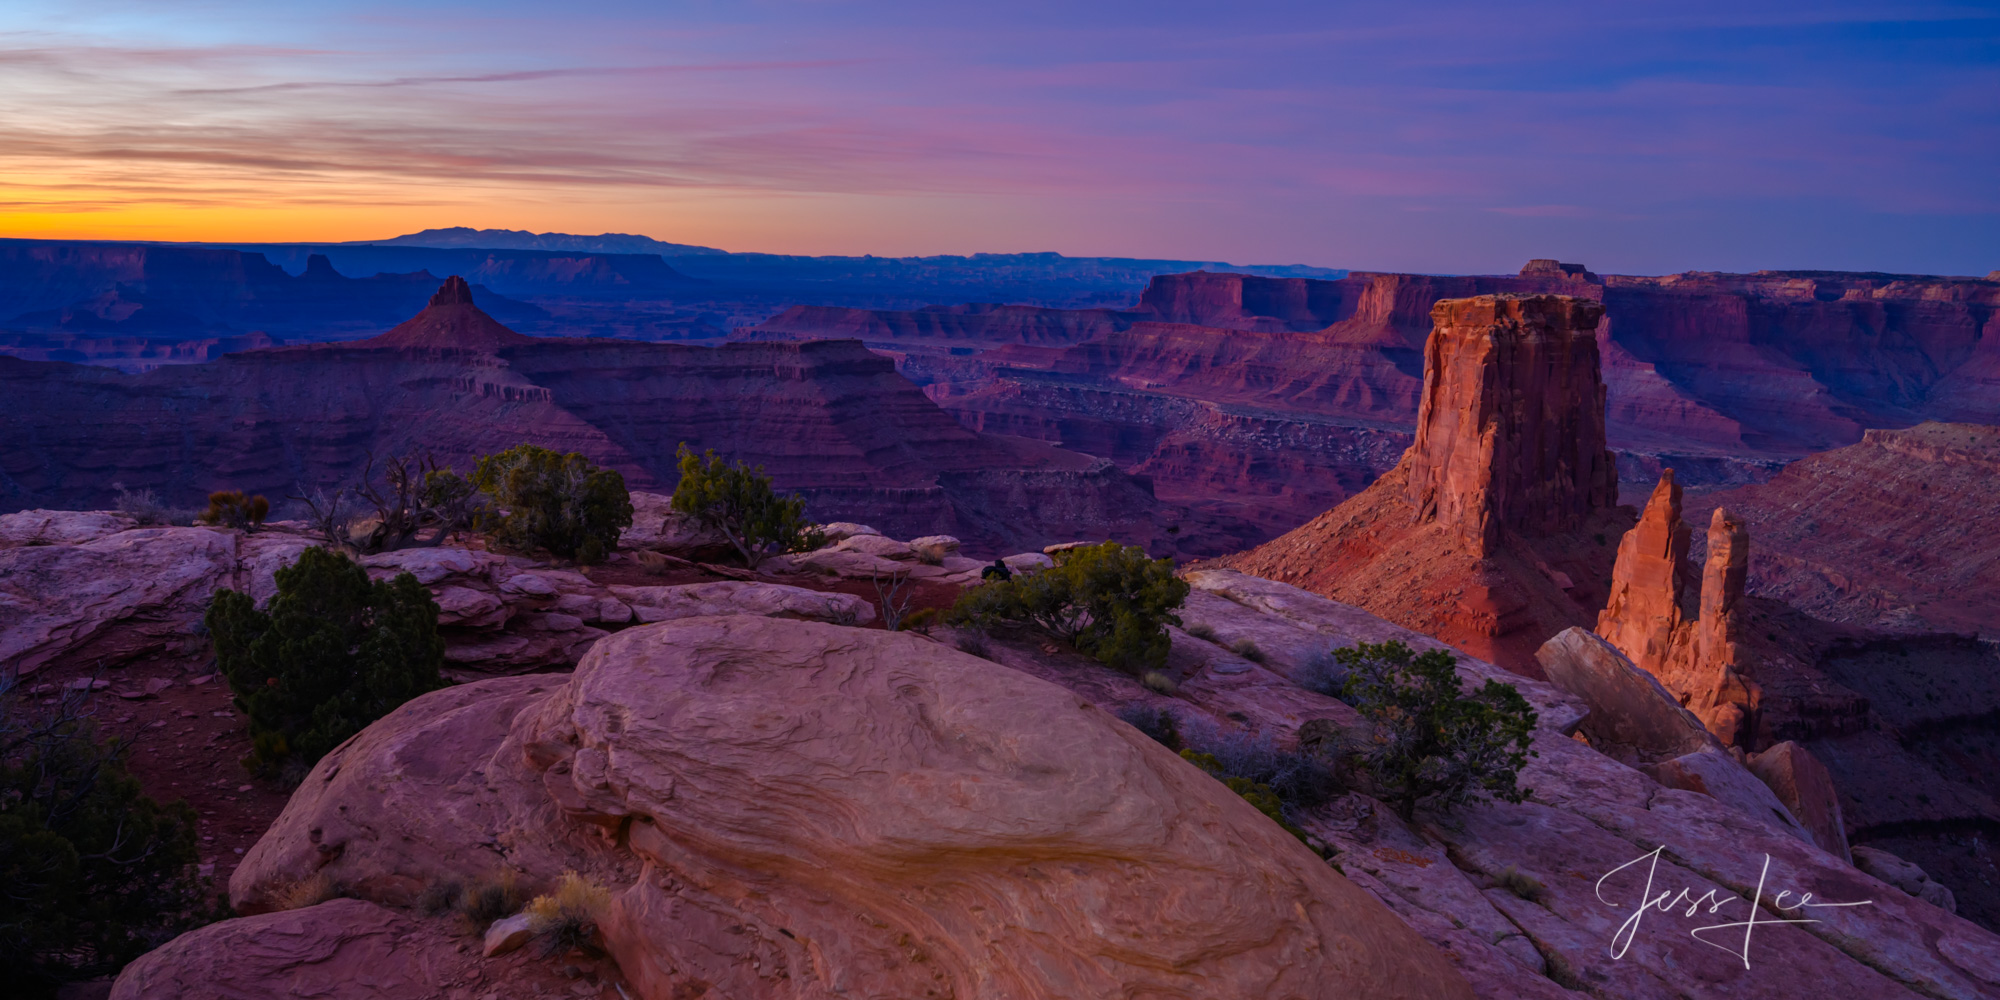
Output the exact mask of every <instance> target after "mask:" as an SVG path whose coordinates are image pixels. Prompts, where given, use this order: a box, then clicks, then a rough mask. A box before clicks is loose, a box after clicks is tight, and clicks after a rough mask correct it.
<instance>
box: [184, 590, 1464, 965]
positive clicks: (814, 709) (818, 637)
mask: <svg viewBox="0 0 2000 1000" xmlns="http://www.w3.org/2000/svg"><path fill="white" fill-rule="evenodd" d="M548 683H549V679H548V678H513V679H505V680H493V681H486V682H482V683H479V684H472V685H463V686H460V687H457V688H451V689H447V690H445V691H438V692H433V693H431V694H428V695H424V696H422V697H420V698H418V699H416V700H414V701H412V702H410V703H409V704H406V705H404V706H403V707H402V708H399V709H397V710H396V711H395V712H393V713H391V714H390V715H389V716H388V717H386V718H384V719H383V720H381V721H379V722H377V723H376V724H375V725H373V726H371V727H369V729H368V730H366V731H364V732H363V733H362V734H360V735H359V736H357V737H356V738H355V739H354V740H353V741H351V742H350V743H348V744H346V745H345V746H343V747H341V748H339V749H338V750H336V751H335V752H334V753H333V754H331V755H329V756H328V757H327V758H326V759H324V760H322V761H321V762H320V764H319V765H318V766H316V767H315V768H314V770H313V772H312V773H311V774H310V775H309V776H308V777H307V779H306V781H305V783H304V784H302V785H301V786H300V790H299V792H298V794H296V795H295V796H294V798H293V800H292V802H291V803H290V804H289V805H288V806H287V807H286V810H285V813H284V814H283V815H282V816H281V817H280V818H279V819H278V821H277V822H276V823H275V824H273V826H272V828H271V830H270V832H269V833H267V834H266V835H265V837H264V839H263V840H261V841H260V842H259V843H258V844H257V846H256V847H255V848H253V849H252V851H251V853H250V855H249V856H248V857H246V859H245V861H244V864H243V866H242V867H240V868H239V869H238V870H237V873H236V876H235V877H234V878H232V880H231V896H232V899H233V900H234V901H236V903H237V905H238V908H239V910H241V911H242V912H257V911H258V910H260V909H266V908H268V907H269V906H271V905H272V903H273V901H274V900H275V898H276V896H275V892H276V890H277V889H279V888H281V887H284V886H287V885H290V884H293V882H295V881H296V880H297V879H298V878H300V877H304V876H307V875H310V874H311V873H314V872H323V873H325V874H327V875H328V876H329V877H332V878H334V879H335V880H337V881H339V882H340V883H341V884H343V885H346V886H349V887H351V888H352V891H354V892H356V893H357V894H358V895H361V896H364V897H367V898H369V899H371V900H383V901H407V900H409V899H412V898H414V895H415V894H417V893H418V892H420V891H421V887H422V886H424V885H426V884H429V883H431V882H434V881H436V880H437V879H440V878H470V877H474V876H477V875H479V874H482V873H486V872H490V871H493V870H495V869H497V868H500V867H503V866H504V867H506V868H508V869H511V870H514V871H517V872H520V873H521V877H522V878H523V879H524V880H526V881H527V882H529V883H531V884H546V883H547V882H550V881H553V880H554V879H555V877H556V876H557V874H558V873H559V872H561V871H562V870H564V869H575V870H577V871H579V872H582V873H583V874H584V875H585V876H586V877H588V878H592V879H594V880H597V881H599V882H600V883H601V884H604V885H607V886H609V887H610V888H611V889H612V893H613V897H612V902H611V905H610V908H609V910H608V911H607V912H606V913H604V914H603V916H602V918H601V920H600V922H599V927H600V931H601V933H602V936H603V940H604V943H605V946H606V947H607V948H608V949H609V950H610V952H611V953H612V954H613V955H614V956H615V957H616V959H617V960H618V964H619V966H620V968H621V969H622V971H623V972H624V974H625V976H626V977H627V979H628V981H629V982H630V984H631V988H630V993H631V995H632V996H634V997H645V998H658V1000H665V998H670V997H681V996H694V995H710V996H731V997H776V998H806V997H819V996H825V995H831V994H834V993H844V994H849V995H857V996H860V995H868V996H912V997H915V996H926V995H928V996H957V997H964V998H978V997H994V998H998V997H1020V996H1050V997H1053V996H1065V997H1067V996H1076V997H1082V996H1194V995H1199V996H1204V997H1217V998H1245V1000H1248V998H1262V997H1270V996H1297V997H1329V998H1331V997H1339V996H1356V995H1361V996H1373V995H1394V996H1404V997H1453V998H1460V997H1463V998H1469V997H1470V996H1472V993H1471V992H1470V990H1469V989H1468V988H1467V986H1466V984H1465V983H1464V981H1463V979H1462V978H1461V977H1460V976H1459V974H1458V973H1457V972H1456V971H1454V969H1453V966H1452V963H1451V962H1450V961H1449V960H1447V959H1446V958H1445V956H1443V955H1442V954H1441V953H1440V952H1438V951H1437V950H1436V949H1434V948H1432V947H1431V946H1430V945H1428V944H1426V943H1425V942H1424V941H1423V940H1422V939H1421V938H1419V937H1418V936H1417V935H1416V934H1415V933H1413V932H1412V931H1410V929H1409V928H1408V927H1406V926H1404V925H1403V924H1402V923H1401V922H1399V921H1397V920H1395V919H1394V918H1393V917H1391V916H1390V914H1389V912H1388V911H1387V910H1385V909H1384V908H1383V907H1382V906H1381V904H1380V903H1378V902H1376V901H1375V900H1374V898H1373V897H1371V896H1369V895H1368V894H1367V893H1364V892H1362V891H1361V890H1359V889H1357V888H1356V887H1355V886H1354V885H1352V884H1351V883H1349V882H1348V881H1347V880H1346V879H1344V878H1343V877H1342V876H1341V875H1339V874H1338V873H1337V872H1335V871H1334V870H1333V869H1332V868H1331V867H1329V866H1328V865H1327V864H1326V863H1325V862H1323V861H1321V860H1320V859H1319V858H1318V857H1316V856H1314V855H1313V854H1312V852H1310V851H1308V850H1307V849H1306V848H1305V847H1304V846H1302V845H1301V844H1299V842H1298V841H1296V840H1294V839H1293V838H1292V837H1291V836H1290V835H1288V834H1287V833H1285V832H1284V831H1283V830H1282V829H1281V828H1279V827H1278V826H1276V825H1275V824H1273V823H1271V822H1270V821H1269V820H1268V819H1267V818H1266V817H1264V816H1263V815H1262V814H1261V813H1258V812H1257V811H1256V810H1255V809H1254V808H1252V807H1251V806H1250V805H1249V804H1248V803H1246V802H1244V801H1243V800H1242V799H1241V798H1239V797H1238V796H1236V795H1235V794H1234V793H1232V792H1230V791H1229V790H1228V789H1227V788H1226V787H1225V786H1223V785H1222V784H1221V783H1219V782H1216V781H1215V780H1213V779H1211V778H1209V777H1208V776H1207V775H1206V774H1204V773H1202V772H1201V771H1199V770H1197V769H1195V768H1192V767H1189V766H1188V765H1187V764H1186V763H1185V762H1183V761H1181V760H1180V759H1179V758H1177V757H1176V756H1175V755H1174V754H1173V753H1171V752H1170V751H1168V750H1166V749H1165V748H1163V747H1160V746H1159V745H1157V744H1155V743H1153V742H1152V741H1151V740H1148V739H1146V738H1145V737H1144V736H1142V735H1140V734H1139V733H1137V732H1136V731H1134V730H1132V729H1130V728H1129V727H1126V726H1124V725H1122V724H1120V723H1118V722H1116V721H1115V720H1113V719H1112V718H1111V717H1110V716H1109V714H1108V713H1105V712H1103V711H1101V710H1099V709H1097V708H1094V707H1092V706H1091V705H1090V704H1088V703H1087V702H1083V701H1080V700H1079V699H1078V698H1077V697H1076V696H1074V695H1072V694H1070V693H1069V692H1067V691H1064V690H1063V689H1061V688H1059V687H1056V686H1054V685H1051V684H1048V683H1046V682H1043V681H1039V680H1036V679H1033V678H1030V677H1028V676H1026V675H1024V674H1020V673H1017V672H1014V671H1009V670H1004V669H995V668H994V665H993V664H992V663H990V662H988V661H986V660H982V659H978V658H975V657H971V656H968V655H966V654H962V653H958V652H956V651H955V650H951V649H948V648H946V647H944V646H942V645H940V644H938V643H934V642H931V641H928V640H926V639H923V638H920V637H917V636H913V635H908V634H903V633H886V632H880V631H868V630H859V629H847V628H836V627H832V626H828V625H824V624H819V623H813V622H794V621H782V620H773V619H766V618H754V617H746V616H735V617H727V618H696V619H688V620H684V621H679V622H673V623H667V624H661V625H651V626H639V627H635V628H632V629H628V630H626V631H624V632H620V633H618V634H617V635H615V636H612V637H610V638H608V639H606V640H604V641H603V642H600V644H599V645H598V646H597V647H596V648H594V649H593V650H592V651H591V653H590V654H588V655H587V656H586V657H585V658H584V660H583V662H582V663H581V664H579V666H578V668H577V671H576V673H575V674H574V676H573V677H571V678H570V679H568V680H567V681H565V682H562V683H561V684H560V685H558V686H555V687H545V688H542V689H540V690H536V689H534V688H533V687H532V685H535V684H542V685H547V684H548ZM592 831H602V834H603V835H602V836H598V835H596V834H593V833H592ZM579 834H581V836H579ZM292 912H293V913H295V914H299V915H301V916H299V917H298V918H296V919H309V918H310V916H311V914H312V913H313V911H312V910H305V911H292ZM277 916H285V917H289V916H290V915H288V914H280V915H277ZM257 919H260V918H255V917H252V918H239V919H238V920H236V921H228V922H225V923H223V924H220V925H217V927H219V928H231V927H233V926H236V925H241V924H243V923H245V922H246V921H250V920H257ZM208 933H210V934H211V935H213V934H215V933H217V932H216V931H215V930H214V929H213V928H211V929H210V931H209V932H208ZM217 960H218V956H215V955H203V954H200V953H199V949H197V948H194V947H190V946H189V945H188V944H187V943H185V939H183V942H177V943H176V945H175V946H170V949H169V953H167V954H164V955H162V956H161V957H159V958H156V959H154V960H153V962H152V967H153V968H156V969H157V968H159V967H162V966H176V965H179V966H185V967H188V968H194V969H200V968H205V967H206V966H207V964H209V963H213V962H215V961H217ZM391 995H403V994H391Z"/></svg>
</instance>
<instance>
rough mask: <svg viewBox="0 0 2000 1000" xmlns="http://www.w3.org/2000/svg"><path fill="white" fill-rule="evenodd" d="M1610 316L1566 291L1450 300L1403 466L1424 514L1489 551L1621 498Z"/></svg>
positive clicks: (1440, 319) (1427, 361) (1433, 343)
mask: <svg viewBox="0 0 2000 1000" xmlns="http://www.w3.org/2000/svg"><path fill="white" fill-rule="evenodd" d="M1603 314H1604V311H1603V309H1602V308H1601V307H1599V306H1598V305H1597V304H1596V303H1594V302H1589V301H1586V300H1583V299H1574V298H1564V297H1560V296H1536V297H1533V298H1517V297H1513V296H1481V297H1479V298H1473V299H1448V300H1446V301H1444V302H1440V303H1438V304H1437V306H1436V307H1435V308H1433V309H1432V310H1431V318H1432V319H1433V320H1434V321H1435V323H1436V328H1435V329H1434V330H1433V332H1432V333H1431V337H1430V340H1429V341H1428V342H1427V343H1426V344H1425V345H1424V391H1423V401H1422V403H1421V404H1420V406H1419V407H1418V410H1417V440H1416V443H1415V444H1413V445H1411V446H1410V451H1409V453H1408V454H1407V455H1406V456H1405V457H1404V462H1405V463H1407V464H1408V466H1409V482H1408V484H1407V485H1406V486H1405V490H1406V491H1407V496H1408V498H1409V501H1410V505H1411V507H1413V508H1414V509H1415V511H1416V517H1417V519H1418V520H1419V521H1437V522H1438V523H1440V524H1442V525H1445V526H1448V527H1450V528H1452V529H1454V530H1456V531H1457V533H1458V534H1459V536H1460V537H1461V538H1463V539H1464V541H1465V544H1466V546H1467V547H1468V549H1469V551H1471V552H1472V553H1473V554H1475V555H1477V556H1481V557H1484V556H1489V555H1492V554H1493V553H1494V552H1496V551H1498V550H1499V547H1500V539H1501V534H1502V532H1506V531H1512V532H1515V533H1518V534H1523V535H1527V536H1529V537H1538V536H1544V535H1552V534H1557V533H1560V532H1565V531H1573V530H1575V529H1576V528H1577V527H1578V526H1579V525H1581V524H1582V523H1583V521H1584V520H1585V519H1586V518H1588V517H1589V516H1590V515H1591V514H1592V513H1594V512H1596V511H1597V510H1599V509H1601V508H1604V507H1609V506H1611V505H1612V504H1614V503H1616V502H1617V496H1618V471H1617V468H1616V466H1615V465H1614V463H1613V460H1612V457H1611V453H1610V452H1609V451H1606V450H1605V448H1604V382H1603V380H1602V379H1601V378H1600V377H1599V375H1598V358H1597V338H1596V337H1595V335H1594V331H1595V330H1596V328H1597V321H1598V319H1599V318H1600V317H1602V316H1603Z"/></svg>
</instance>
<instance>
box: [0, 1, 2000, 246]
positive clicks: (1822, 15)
mask: <svg viewBox="0 0 2000 1000" xmlns="http://www.w3.org/2000/svg"><path fill="white" fill-rule="evenodd" d="M236 10H237V8H235V7H234V6H233V5H231V4H226V3H225V4H222V5H220V6H218V7H215V8H214V11H215V13H214V14H213V16H212V17H211V19H210V20H208V21H204V22H202V23H200V24H196V25H193V26H188V25H185V24H177V25H176V26H175V28H174V31H177V32H179V34H175V33H173V32H162V31H160V30H156V29H155V28H153V27H150V25H151V24H152V22H148V21H145V20H144V14H143V10H142V9H141V8H137V7H121V6H117V5H111V6H105V7H102V8H100V9H99V10H98V16H97V17H96V18H94V19H86V21H85V22H84V23H85V24H86V26H87V30H79V29H75V28H64V29H62V30H57V28H56V27H54V26H53V25H55V24H56V22H54V21H53V20H50V21H47V22H46V23H43V22H37V21H35V20H34V19H33V18H32V17H27V18H21V19H20V20H19V21H17V22H16V23H12V24H10V23H8V22H7V21H6V20H5V18H6V17H8V15H0V28H11V29H13V30H11V31H0V204H5V205H6V206H7V207H8V208H9V211H10V214H12V215H14V216H16V217H17V220H16V222H15V223H13V225H14V226H15V227H16V228H15V231H16V232H23V233H25V232H28V231H30V230H29V229H27V228H22V227H35V228H34V231H48V232H54V231H60V232H64V233H66V234H72V235H140V234H141V233H140V232H139V231H138V230H132V229H131V226H134V225H140V224H141V223H140V222H132V221H128V220H142V222H143V227H146V228H145V234H150V235H155V236H157V235H159V234H160V233H162V232H169V231H171V232H174V233H175V234H176V235H183V236H186V237H189V238H201V237H203V236H213V237H216V238H235V237H240V236H242V235H245V234H243V233H236V232H222V231H217V230H218V228H227V227H228V226H232V225H234V226H238V227H239V228H240V227H241V226H243V225H248V224H250V223H249V222H246V221H245V220H261V221H256V222H255V225H256V226H261V227H264V228H263V229H260V230H259V233H260V234H261V235H266V236H278V235H280V234H278V233H276V232H271V231H270V230H272V229H274V228H275V229H282V228H283V227H285V226H293V227H295V228H296V227H320V230H321V231H296V232H293V233H290V234H289V235H288V238H296V239H332V238H356V237H361V236H369V235H382V233H380V232H375V231H373V227H378V226H383V225H395V226H407V227H408V228H419V227H420V226H421V225H449V224H461V223H462V224H473V223H478V224H489V225H508V226H510V227H516V228H521V227H526V228H560V229H590V230H592V231H596V230H598V229H611V228H622V229H641V228H645V229H648V230H649V231H652V232H653V234H654V235H657V236H660V237H662V238H666V239H675V240H684V241H694V242H703V241H706V242H711V243H716V244H719V245H725V246H733V247H736V248H740V249H776V250H787V251H806V252H811V251H817V252H835V251H873V252H925V251H931V250H937V249H1043V248H1051V247H1053V248H1058V249H1064V250H1067V251H1070V252H1078V253H1084V252H1098V253H1131V254H1168V253H1171V254H1176V255H1182V256H1198V257H1205V258H1214V257H1218V256H1228V257H1235V258H1238V259H1254V260H1281V259H1291V260H1303V261H1309V262H1312V263H1321V264H1329V265H1355V266H1392V265H1393V266H1404V267H1417V268H1419V269H1426V270H1482V269H1484V270H1491V269H1497V268H1499V267H1503V266H1512V265H1513V264H1514V262H1515V261H1516V259H1517V258H1520V257H1523V256H1529V255H1534V256H1547V255H1550V254H1556V255H1568V256H1582V255H1584V254H1586V253H1587V254H1591V255H1593V256H1594V257H1596V258H1597V260H1596V261H1594V263H1601V264H1602V265H1603V266H1604V267H1606V268H1613V267H1622V268H1624V269H1628V270H1667V269H1676V268H1679V267H1728V266H1744V265H1746V264H1761V265H1768V266H1786V265H1807V264H1815V263H1817V264H1820V265H1822V266H1869V267H1879V268H1885V269H1932V270H1960V271H1976V272H1980V273H1983V271H1984V270H1986V269H1989V268H1990V267H1991V266H1995V265H2000V259H1992V258H2000V237H1994V236H1986V237H1981V236H1980V235H1979V233H1980V228H1979V226H1980V225H1982V224H1983V225H1984V227H1985V231H1987V232H2000V226H1996V225H1994V224H1993V223H1995V222H2000V186H1996V185H1994V184H1992V183H1991V163H1992V162H1994V159H1995V156H1996V154H2000V16H1996V13H1995V12H1994V11H1992V10H1984V9H1979V8H1954V7H1938V8H1936V9H1903V10H1895V9H1890V8H1885V7H1877V6H1875V5H1870V4H1862V3H1836V4H1834V5H1824V4H1822V5H1807V4H1803V3H1797V4H1793V3H1749V4H1745V3H1738V4H1728V5H1721V4H1718V5H1712V6H1704V5H1702V4H1699V3H1696V4H1693V5H1688V6H1678V7H1676V8H1674V10H1672V11H1670V12H1667V13H1665V14H1651V15H1648V16H1645V17H1620V16H1619V15H1618V14H1617V12H1612V13H1609V14H1607V13H1605V12H1604V11H1603V10H1602V9H1601V8H1599V7H1592V6H1587V5H1583V4H1580V3H1579V4H1571V3H1566V2H1542V3H1536V4H1530V5H1528V6H1526V7H1518V6H1517V7H1509V8H1504V9H1502V8H1495V7H1492V6H1490V5H1471V4H1433V5H1426V6H1423V7H1407V8H1396V9H1384V8H1381V7H1378V6H1358V5H1357V6H1354V7H1343V6H1340V5H1335V6H1333V7H1328V6H1326V5H1324V4H1312V5H1307V4H1288V3H1265V4H1253V5H1249V6H1246V7H1244V8H1243V9H1242V10H1241V11H1238V12H1235V13H1234V16H1232V18H1230V19H1227V21H1226V23H1220V24H1218V23H1217V22H1216V20H1215V18H1214V17H1213V16H1212V13H1213V12H1212V9H1210V8H1203V7H1196V6H1192V5H1189V6H1182V5H1178V4H1173V3H1166V4H1148V5H1137V4H1133V5H1126V4H1123V3H1122V2H1119V0H1114V2H1110V3H1107V4H1104V5H1093V6H1092V7H1091V8H1090V9H1089V10H1084V11H1077V10H1070V9H1068V8H1059V7H1055V6H1050V7H1046V8H1044V7H1040V6H1038V5H1037V4H1032V3H1030V4H1025V5H1019V6H1018V8H1017V9H1010V10H1005V11H1002V10H998V9H991V8H983V9H981V10H980V11H977V12H971V13H965V12H957V11H953V12H946V11H945V10H943V9H942V8H940V7H937V6H934V5H902V4H885V3H860V4H849V5H838V6H837V7H836V6H828V5H818V4H790V3H776V4H773V5H768V6H762V7H757V8H754V9H749V8H746V10H749V12H748V13H735V14H728V15H724V14H718V13H715V12H713V11H709V12H708V14H707V15H706V19H701V18H697V17H695V16H693V15H689V14H687V13H685V12H682V13H680V14H677V15H666V14H661V13H659V12H657V10H656V9H654V8H652V7H650V6H648V7H635V8H633V9H632V10H631V11H628V12H622V13H621V12H620V11H618V10H615V9H613V10H608V11H607V10H600V9H595V8H594V9H593V10H592V11H590V12H588V13H587V14H578V15H575V16H567V17H561V18H558V17H556V16H554V15H549V14H544V13H542V11H541V9H540V8H537V7H529V6H514V5H507V4H503V5H501V7H500V8H499V9H498V10H493V11H488V16H485V17H482V18H478V19H470V18H460V17H457V16H456V15H455V14H454V12H452V11H450V10H444V11H438V10H436V9H433V8H425V9H423V11H421V12H419V13H414V14H413V13H411V12H409V11H405V10H402V9H400V8H399V9H386V8H376V7H372V6H368V5H361V4H335V5H334V6H333V7H331V8H328V9H327V10H326V11H324V12H322V14H321V15H319V16H320V18H321V19H320V20H318V21H300V22H293V23H290V24H284V25H272V24H270V23H269V22H268V21H267V20H264V19H262V18H259V17H257V16H255V15H256V11H257V10H258V9H256V8H249V7H244V8H241V14H240V15H239V16H231V13H232V12H233V11H236ZM65 23H67V22H65ZM142 29H144V30H142ZM140 37H145V38H146V39H147V41H146V42H145V43H144V44H137V43H135V39H136V38H140ZM163 39H164V40H163ZM342 205H345V206H348V207H349V208H350V209H352V211H349V212H347V213H346V214H345V217H344V218H343V217H342V215H341V213H339V212H338V211H337V209H338V208H339V206H342ZM468 211H471V212H473V213H474V214H477V215H478V216H479V217H478V218H477V219H474V218H471V217H468V214H467V213H468ZM91 219H96V220H98V221H97V223H95V224H96V225H97V226H98V231H96V232H92V233H85V232H82V231H80V230H79V227H80V226H86V227H87V226H88V225H91V223H89V222H88V221H87V220H91ZM20 220H26V221H25V222H23V221H20ZM231 220H234V221H231ZM329 225H332V226H333V229H338V230H339V231H333V230H330V229H327V228H326V227H328V226H329ZM121 226H125V227H126V229H127V230H129V231H126V232H120V231H118V230H119V227H121ZM359 226H367V227H371V230H370V231H368V232H356V231H354V230H353V228H352V227H359ZM176 227H179V228H178V229H177V228H176ZM204 227H207V229H208V230H209V231H206V232H205V231H203V230H204ZM341 227H349V228H341ZM753 238H756V239H764V240H775V241H776V244H775V245H764V246H746V245H745V241H746V240H750V239H753ZM982 240H984V241H988V242H981V241H982ZM1023 241H1026V242H1023ZM1757 255H1762V256H1758V257H1757V259H1756V260H1750V259H1748V258H1750V257H1753V256H1757ZM1814 255H1818V256H1817V257H1815V256H1814Z"/></svg>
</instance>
